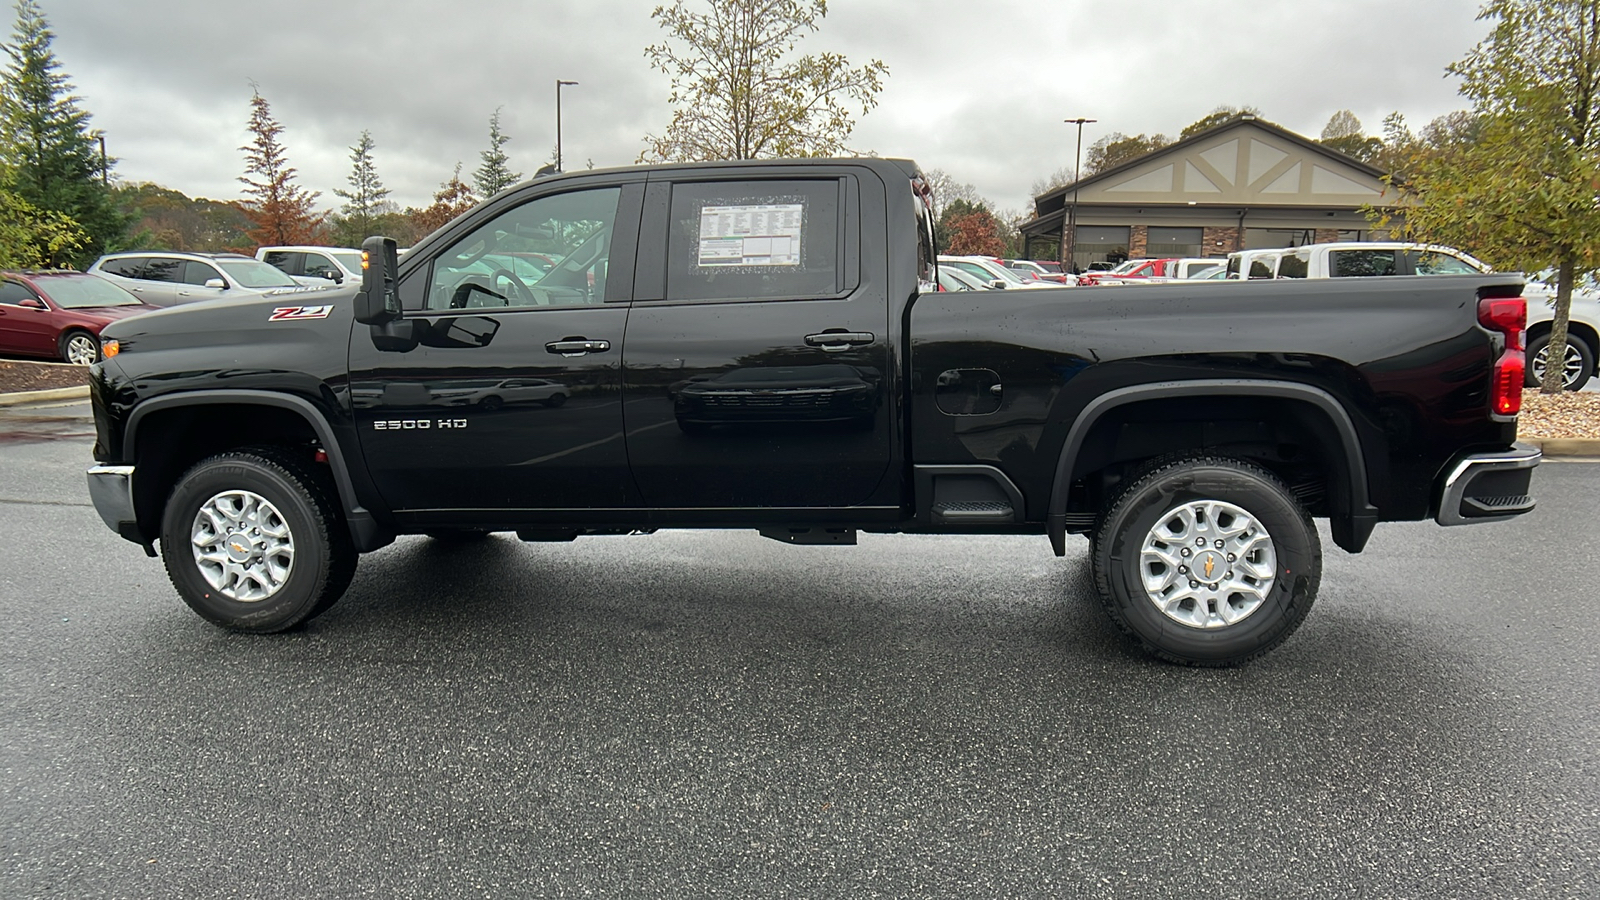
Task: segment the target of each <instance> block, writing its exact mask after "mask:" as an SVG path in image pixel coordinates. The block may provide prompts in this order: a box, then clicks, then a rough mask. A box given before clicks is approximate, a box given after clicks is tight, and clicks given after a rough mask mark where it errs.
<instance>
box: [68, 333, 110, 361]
mask: <svg viewBox="0 0 1600 900" xmlns="http://www.w3.org/2000/svg"><path fill="white" fill-rule="evenodd" d="M58 349H59V350H60V352H61V358H62V359H63V360H65V361H67V362H69V363H72V364H73V365H75V366H92V365H94V364H95V363H97V362H99V361H100V341H99V340H97V339H96V338H95V336H94V335H92V334H90V333H89V332H87V331H69V332H67V333H65V334H63V335H62V336H61V346H60V347H59V348H58Z"/></svg>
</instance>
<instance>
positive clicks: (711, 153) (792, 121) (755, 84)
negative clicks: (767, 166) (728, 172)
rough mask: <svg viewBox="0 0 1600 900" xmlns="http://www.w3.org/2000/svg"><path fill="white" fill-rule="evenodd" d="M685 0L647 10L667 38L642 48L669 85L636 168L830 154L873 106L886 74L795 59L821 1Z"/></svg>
mask: <svg viewBox="0 0 1600 900" xmlns="http://www.w3.org/2000/svg"><path fill="white" fill-rule="evenodd" d="M694 6H695V9H691V8H690V5H689V3H688V2H687V0H674V2H673V3H672V5H671V6H658V7H656V9H655V11H654V12H653V13H651V14H650V15H651V18H653V19H655V20H656V22H657V24H659V25H660V26H661V27H662V28H663V29H665V30H666V32H667V35H668V37H667V39H666V40H664V41H662V42H661V43H659V44H653V45H651V46H649V47H646V48H645V51H644V55H645V57H646V58H647V59H649V60H650V66H651V67H652V68H654V69H658V70H660V71H661V72H663V73H665V74H666V75H667V76H668V77H670V78H671V79H672V93H671V95H670V97H669V98H668V102H669V103H671V104H672V106H673V107H674V109H673V112H672V121H671V122H670V123H669V124H668V125H667V128H666V130H665V131H664V132H663V133H662V134H660V135H653V134H651V135H645V142H646V145H647V146H646V149H645V151H644V152H643V153H641V154H640V155H639V161H640V162H687V161H693V160H710V159H765V158H774V157H797V156H832V155H837V154H840V153H843V152H846V151H845V141H846V140H847V139H848V138H849V137H850V132H851V130H852V129H853V128H854V127H855V122H854V120H853V118H852V114H851V110H852V109H853V108H855V107H857V106H859V107H860V110H861V115H866V114H867V112H868V111H870V110H871V109H872V108H873V107H874V106H876V105H877V103H878V99H877V95H878V92H879V91H881V90H883V79H884V78H885V77H887V76H888V74H889V68H888V66H885V65H884V64H883V63H882V62H881V61H879V60H876V59H874V60H871V61H870V62H868V63H867V64H866V65H864V66H860V67H852V66H851V65H850V62H849V60H848V59H846V58H845V57H844V56H842V55H840V54H837V53H822V54H815V55H813V54H807V55H805V56H799V57H796V56H795V55H794V52H793V51H794V47H795V44H797V43H798V42H799V41H800V40H801V39H802V38H804V37H805V36H806V35H807V34H809V33H811V32H815V31H817V30H818V28H819V23H820V22H821V20H822V19H823V17H824V16H826V15H827V13H828V6H827V2H826V0H704V2H703V3H702V2H696V3H695V4H694Z"/></svg>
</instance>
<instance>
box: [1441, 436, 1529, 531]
mask: <svg viewBox="0 0 1600 900" xmlns="http://www.w3.org/2000/svg"><path fill="white" fill-rule="evenodd" d="M1542 458H1543V454H1542V453H1541V452H1540V450H1539V448H1537V447H1530V446H1528V445H1526V444H1516V445H1514V446H1513V447H1512V448H1511V449H1510V450H1506V451H1503V452H1500V453H1474V454H1470V455H1467V456H1463V457H1461V458H1460V459H1458V460H1456V462H1455V464H1454V465H1452V466H1451V467H1450V471H1449V474H1447V475H1446V476H1445V479H1444V483H1443V484H1442V485H1441V486H1440V488H1439V503H1438V507H1437V508H1438V510H1439V512H1438V513H1437V514H1436V515H1435V516H1434V521H1436V522H1438V523H1439V524H1440V525H1476V524H1478V523H1480V522H1504V521H1506V520H1507V519H1512V518H1515V517H1517V516H1520V515H1522V514H1523V513H1528V512H1532V511H1533V507H1534V500H1533V497H1532V496H1530V495H1529V494H1528V484H1529V482H1530V481H1532V479H1533V469H1534V467H1535V466H1537V465H1539V460H1540V459H1542Z"/></svg>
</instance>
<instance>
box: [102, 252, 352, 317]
mask: <svg viewBox="0 0 1600 900" xmlns="http://www.w3.org/2000/svg"><path fill="white" fill-rule="evenodd" d="M89 271H90V272H93V273H94V274H96V275H99V276H100V277H102V278H105V279H106V280H108V281H110V282H111V283H113V284H115V285H117V286H118V287H120V288H123V289H125V290H127V291H130V292H131V293H132V294H133V295H134V296H135V297H138V298H139V299H140V300H143V301H144V302H146V303H149V304H151V305H153V306H175V305H177V304H179V303H194V302H196V301H200V300H215V299H216V298H218V297H231V296H237V295H238V294H241V293H243V294H269V293H270V294H276V293H279V292H282V293H286V294H296V293H305V294H314V293H319V292H321V291H325V290H328V289H329V288H332V287H333V283H332V282H326V281H325V282H322V283H321V285H320V286H317V287H304V286H302V285H300V284H299V283H297V282H296V281H295V280H294V279H293V278H290V277H289V276H288V275H286V274H284V272H283V271H282V270H281V269H275V268H273V267H272V266H269V265H267V264H266V263H264V262H261V261H260V260H257V259H251V258H250V257H248V256H245V255H244V254H242V253H189V252H186V251H179V250H129V251H126V252H123V253H108V254H106V255H105V256H102V257H100V258H99V259H97V260H95V261H94V265H92V266H90V267H89Z"/></svg>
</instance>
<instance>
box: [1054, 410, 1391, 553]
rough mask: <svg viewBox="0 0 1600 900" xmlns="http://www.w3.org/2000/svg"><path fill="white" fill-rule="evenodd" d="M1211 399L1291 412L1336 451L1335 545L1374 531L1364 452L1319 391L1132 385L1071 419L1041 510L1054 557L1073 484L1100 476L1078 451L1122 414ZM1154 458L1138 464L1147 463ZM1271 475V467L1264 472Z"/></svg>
mask: <svg viewBox="0 0 1600 900" xmlns="http://www.w3.org/2000/svg"><path fill="white" fill-rule="evenodd" d="M1204 398H1216V399H1217V400H1219V401H1221V402H1222V405H1224V406H1226V405H1227V404H1237V403H1240V402H1251V401H1256V402H1263V403H1266V404H1268V405H1269V406H1272V407H1274V408H1281V409H1283V410H1286V411H1289V412H1290V413H1292V414H1293V415H1294V416H1295V417H1296V418H1297V419H1298V420H1299V425H1300V426H1301V427H1303V428H1304V429H1306V430H1307V431H1308V432H1309V433H1310V436H1313V437H1315V436H1321V435H1324V434H1325V435H1326V436H1327V437H1328V438H1329V439H1331V442H1332V443H1333V444H1334V445H1335V447H1336V452H1335V450H1334V449H1333V448H1324V456H1325V458H1326V461H1327V462H1328V463H1330V464H1331V468H1332V471H1329V472H1326V473H1325V475H1326V476H1327V480H1328V483H1329V488H1330V491H1329V498H1328V499H1329V503H1328V505H1329V509H1330V513H1329V518H1330V521H1331V525H1332V530H1333V537H1334V541H1335V543H1337V544H1338V545H1339V546H1340V547H1343V548H1344V549H1346V550H1348V551H1350V552H1352V553H1355V552H1359V551H1360V550H1361V548H1362V547H1363V546H1365V544H1366V541H1367V538H1368V537H1369V536H1370V535H1371V533H1372V529H1373V527H1374V526H1375V525H1376V524H1377V518H1378V510H1377V509H1376V507H1374V506H1373V505H1372V501H1371V485H1370V484H1369V478H1368V467H1367V457H1366V452H1365V450H1364V449H1363V445H1362V443H1361V439H1360V436H1359V434H1358V433H1357V431H1356V427H1355V423H1354V422H1353V421H1352V419H1351V418H1350V414H1349V412H1348V411H1346V410H1345V408H1344V407H1343V406H1342V405H1341V404H1340V403H1339V401H1338V400H1337V399H1335V398H1334V397H1333V396H1332V395H1331V394H1329V393H1328V392H1327V391H1324V390H1322V389H1320V388H1317V387H1313V386H1311V385H1306V384H1300V383H1298V382H1290V381H1270V380H1252V379H1203V380H1193V381H1172V382H1162V383H1157V384H1147V385H1134V386H1131V387H1126V388H1120V389H1117V390H1113V391H1109V392H1107V393H1105V394H1102V395H1101V396H1099V397H1096V398H1095V399H1094V400H1093V401H1091V402H1090V403H1089V404H1088V405H1087V406H1085V407H1084V408H1083V410H1082V411H1081V412H1080V413H1079V414H1078V416H1077V418H1076V419H1074V420H1073V423H1072V425H1071V427H1070V428H1069V429H1068V431H1067V437H1066V440H1065V442H1064V443H1063V445H1062V448H1061V453H1060V456H1059V457H1058V458H1057V461H1056V468H1055V476H1054V480H1053V483H1052V486H1051V491H1050V501H1049V507H1048V508H1047V514H1048V515H1047V520H1046V531H1047V533H1048V534H1049V536H1050V543H1051V546H1052V548H1053V549H1054V550H1055V553H1056V555H1057V556H1061V555H1064V554H1065V553H1066V534H1067V528H1068V519H1069V516H1068V508H1069V500H1070V498H1071V492H1072V488H1073V484H1074V483H1075V482H1077V481H1079V480H1080V479H1083V478H1086V477H1088V476H1091V475H1094V474H1095V473H1096V472H1098V471H1101V469H1099V468H1096V467H1095V466H1094V461H1093V460H1086V459H1085V448H1086V446H1088V445H1089V442H1090V440H1091V438H1092V437H1095V436H1097V435H1099V434H1103V433H1104V431H1105V430H1106V429H1109V428H1112V427H1115V426H1117V425H1118V424H1119V423H1121V422H1123V421H1124V420H1125V418H1126V416H1127V415H1128V414H1132V413H1134V412H1135V411H1137V410H1138V409H1141V408H1149V407H1150V406H1152V405H1154V404H1159V403H1162V402H1164V401H1174V400H1181V401H1185V402H1187V403H1191V404H1192V403H1193V402H1194V401H1197V400H1201V399H1204ZM1190 450H1192V451H1194V452H1213V453H1214V452H1217V451H1216V450H1215V449H1213V448H1208V447H1206V446H1204V445H1200V446H1186V445H1185V446H1174V447H1171V448H1170V450H1168V451H1167V452H1174V451H1177V452H1181V451H1190ZM1154 455H1158V454H1150V455H1146V456H1143V457H1141V458H1143V459H1148V458H1151V456H1154ZM1268 467H1269V468H1271V466H1268Z"/></svg>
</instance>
